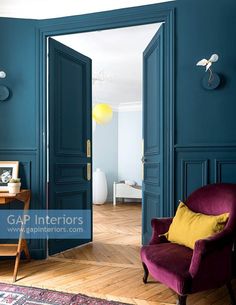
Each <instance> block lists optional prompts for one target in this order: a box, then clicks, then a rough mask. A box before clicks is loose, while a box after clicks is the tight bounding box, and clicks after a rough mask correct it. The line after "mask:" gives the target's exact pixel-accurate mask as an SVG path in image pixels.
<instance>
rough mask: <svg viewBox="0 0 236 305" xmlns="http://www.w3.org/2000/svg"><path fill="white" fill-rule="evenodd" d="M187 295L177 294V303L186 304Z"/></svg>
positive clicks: (178, 304)
mask: <svg viewBox="0 0 236 305" xmlns="http://www.w3.org/2000/svg"><path fill="white" fill-rule="evenodd" d="M186 301H187V295H178V300H177V303H176V304H177V305H186V304H187V303H186Z"/></svg>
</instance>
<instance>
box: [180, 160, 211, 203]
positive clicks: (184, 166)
mask: <svg viewBox="0 0 236 305" xmlns="http://www.w3.org/2000/svg"><path fill="white" fill-rule="evenodd" d="M180 162H181V199H182V200H185V199H186V198H187V197H188V195H189V194H187V190H188V165H191V164H199V165H200V166H201V186H204V185H206V184H207V183H208V168H209V160H208V159H181V161H180ZM199 187H200V186H199Z"/></svg>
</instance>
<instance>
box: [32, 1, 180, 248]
mask: <svg viewBox="0 0 236 305" xmlns="http://www.w3.org/2000/svg"><path fill="white" fill-rule="evenodd" d="M174 4H175V2H174V1H173V2H167V3H160V4H151V5H144V6H138V7H131V8H124V9H117V10H112V11H105V12H99V13H90V14H85V15H78V16H70V17H61V18H55V19H47V20H39V21H38V26H37V27H36V52H37V53H36V58H37V59H38V61H37V62H36V103H37V105H38V117H37V119H38V124H37V125H38V129H37V142H38V147H39V154H38V164H39V165H40V166H39V181H40V188H39V189H40V194H39V200H40V203H41V207H42V208H46V199H47V184H46V183H45V182H46V181H47V180H46V176H47V145H46V143H47V141H46V139H47V112H46V111H47V105H46V99H47V91H46V90H47V83H46V71H47V67H46V64H47V51H46V50H47V37H50V36H58V35H66V34H75V33H82V32H91V31H99V30H109V29H116V28H123V27H129V26H138V25H145V24H150V23H160V22H163V23H165V27H164V31H165V39H164V56H163V57H164V61H165V63H164V89H163V94H164V105H165V109H164V117H165V130H166V131H169V133H167V132H166V136H165V139H164V156H167V157H166V159H165V164H166V166H165V168H164V171H165V175H164V176H165V177H166V179H165V181H164V183H163V185H164V189H163V195H164V196H163V207H162V211H163V215H161V216H171V215H172V214H173V211H174V99H175V78H174V77H175V28H174V26H175V5H174ZM43 248H46V244H45V245H44V247H43Z"/></svg>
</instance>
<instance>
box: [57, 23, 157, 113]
mask: <svg viewBox="0 0 236 305" xmlns="http://www.w3.org/2000/svg"><path fill="white" fill-rule="evenodd" d="M160 25H161V24H151V25H142V26H135V27H129V28H123V29H115V30H104V31H97V32H90V33H81V34H72V35H65V36H57V37H54V39H56V40H58V41H60V42H61V43H63V44H65V45H67V46H69V47H71V48H72V49H74V50H76V51H78V52H80V53H82V54H84V55H86V56H88V57H90V58H91V59H92V65H93V66H92V67H93V102H94V103H98V102H100V103H109V104H111V105H112V106H113V107H114V108H115V107H117V106H119V105H120V104H123V105H126V106H127V105H128V104H129V103H134V104H135V103H136V104H140V102H141V100H142V53H143V51H144V49H145V48H146V46H147V45H148V43H149V42H150V40H151V39H152V37H153V36H154V35H155V33H156V32H157V30H158V28H159V27H160Z"/></svg>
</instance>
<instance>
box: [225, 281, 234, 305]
mask: <svg viewBox="0 0 236 305" xmlns="http://www.w3.org/2000/svg"><path fill="white" fill-rule="evenodd" d="M226 286H227V288H228V291H229V296H230V300H231V305H236V299H235V295H234V291H233V287H232V284H231V282H229V283H227V284H226Z"/></svg>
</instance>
